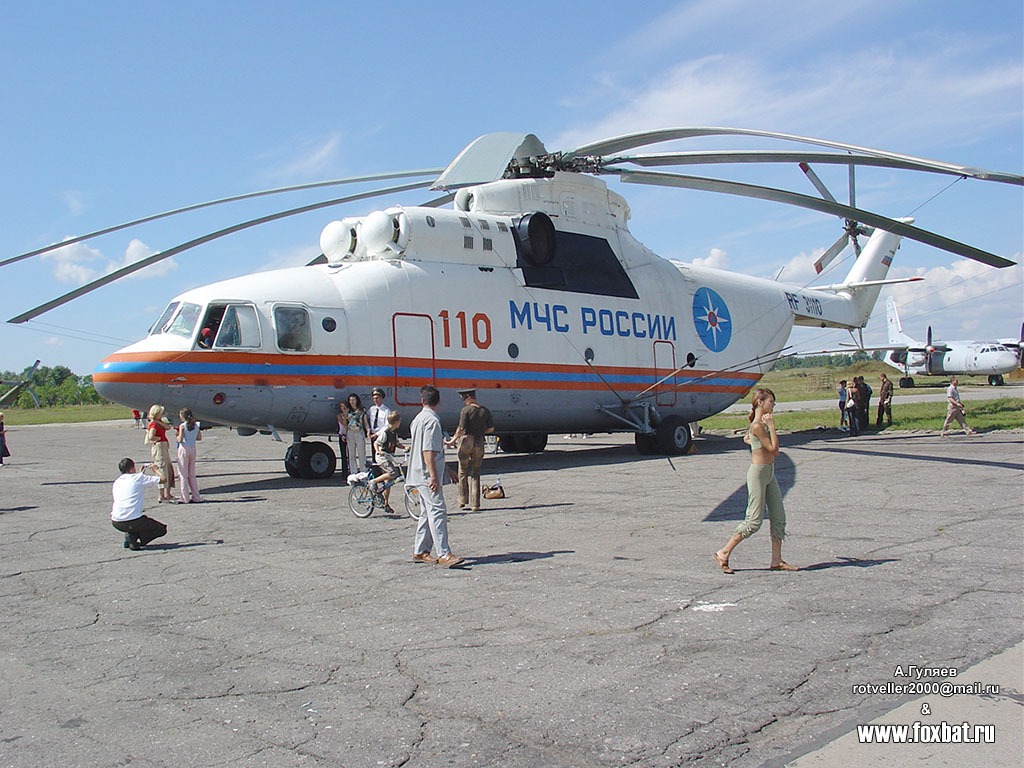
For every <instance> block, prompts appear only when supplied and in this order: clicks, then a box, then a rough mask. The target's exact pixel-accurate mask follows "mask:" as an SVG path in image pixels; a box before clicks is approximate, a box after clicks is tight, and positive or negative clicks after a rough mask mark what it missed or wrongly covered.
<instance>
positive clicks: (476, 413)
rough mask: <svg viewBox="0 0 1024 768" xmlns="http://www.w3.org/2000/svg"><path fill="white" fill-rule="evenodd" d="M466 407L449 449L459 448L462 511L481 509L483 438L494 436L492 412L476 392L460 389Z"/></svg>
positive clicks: (460, 414) (460, 503)
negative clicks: (479, 401)
mask: <svg viewBox="0 0 1024 768" xmlns="http://www.w3.org/2000/svg"><path fill="white" fill-rule="evenodd" d="M459 395H460V396H461V397H462V402H463V403H465V405H464V406H463V408H462V411H461V413H459V427H458V429H456V430H455V434H454V435H452V438H451V440H449V441H447V445H448V447H449V448H450V447H452V446H454V445H458V447H459V507H461V508H462V509H465V508H466V507H470V509H472V510H473V511H474V512H475V511H477V510H479V509H480V465H481V464H482V463H483V460H484V435H489V434H492V433H493V432H494V424H493V423H492V422H491V412H490V411H489V410H487V409H486V408H485V407H484V406H482V405H480V404H479V403H478V402H477V401H476V390H475V389H461V390H459Z"/></svg>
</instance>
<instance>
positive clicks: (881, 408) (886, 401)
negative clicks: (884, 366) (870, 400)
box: [875, 373, 892, 427]
mask: <svg viewBox="0 0 1024 768" xmlns="http://www.w3.org/2000/svg"><path fill="white" fill-rule="evenodd" d="M883 413H884V414H885V417H886V425H887V426H890V427H891V426H892V382H891V381H889V377H888V376H886V375H885V374H884V373H883V374H882V384H881V386H880V387H879V388H878V418H877V419H876V420H875V426H877V427H880V426H882V414H883Z"/></svg>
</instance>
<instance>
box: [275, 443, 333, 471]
mask: <svg viewBox="0 0 1024 768" xmlns="http://www.w3.org/2000/svg"><path fill="white" fill-rule="evenodd" d="M337 463H338V457H337V455H336V454H335V453H334V450H333V449H332V448H331V446H329V445H328V444H327V443H321V442H315V443H302V442H299V443H292V444H291V445H290V446H288V451H287V452H286V453H285V455H284V469H285V472H287V473H288V475H289V477H295V478H302V479H303V480H326V479H327V478H328V477H330V476H331V475H333V474H334V468H335V467H336V466H337Z"/></svg>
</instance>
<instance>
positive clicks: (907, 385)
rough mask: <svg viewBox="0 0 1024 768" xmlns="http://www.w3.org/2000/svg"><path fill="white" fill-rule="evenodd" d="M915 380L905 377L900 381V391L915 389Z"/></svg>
mask: <svg viewBox="0 0 1024 768" xmlns="http://www.w3.org/2000/svg"><path fill="white" fill-rule="evenodd" d="M913 387H914V380H913V379H912V378H910V377H909V376H904V377H903V378H901V379H900V389H913Z"/></svg>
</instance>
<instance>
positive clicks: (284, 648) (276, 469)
mask: <svg viewBox="0 0 1024 768" xmlns="http://www.w3.org/2000/svg"><path fill="white" fill-rule="evenodd" d="M8 441H9V444H10V447H11V450H12V452H13V454H14V455H13V456H12V457H11V459H10V464H8V465H7V466H5V467H3V468H2V469H0V600H2V605H3V611H2V612H0V662H2V670H3V673H2V688H0V690H2V694H3V695H2V696H0V766H18V767H19V768H20V767H21V766H26V767H27V766H31V767H32V768H37V767H38V766H88V767H89V768H102V767H105V766H122V765H129V764H130V765H132V766H134V767H137V768H150V767H155V766H275V768H290V767H291V766H296V767H298V766H301V767H303V768H306V767H308V766H355V767H359V766H408V767H409V768H413V767H418V766H438V765H443V766H499V765H500V766H502V767H503V768H519V767H520V766H522V767H524V768H525V767H531V768H532V767H534V766H537V767H541V766H544V767H547V766H559V767H560V766H566V767H568V766H581V767H583V766H638V767H640V766H651V767H654V766H712V765H714V766H719V765H730V766H741V767H742V766H761V765H764V764H766V763H769V762H771V763H772V764H775V765H778V764H783V763H784V762H785V760H786V759H787V758H786V756H787V755H791V754H796V753H797V752H799V751H800V749H801V747H802V746H804V745H809V744H813V743H815V741H816V740H818V739H820V738H821V736H822V734H825V733H829V732H832V731H834V730H835V729H836V728H837V727H838V726H840V725H841V724H843V723H850V722H856V721H857V718H858V717H859V716H860V715H861V714H862V713H864V714H865V716H866V715H867V713H869V712H870V713H871V716H872V717H873V716H877V715H878V713H879V710H880V708H881V710H883V711H884V709H885V708H886V707H887V706H889V704H890V702H889V701H887V700H886V699H884V698H879V697H878V696H869V695H856V694H854V693H853V690H852V686H853V685H855V684H861V683H875V684H881V683H885V682H887V681H890V680H896V679H897V678H894V676H893V673H894V670H895V668H896V667H897V665H910V664H915V665H919V666H926V667H953V668H958V669H966V668H967V667H968V666H971V665H973V664H976V663H978V662H980V661H983V660H986V659H989V658H990V657H993V656H995V655H996V654H999V653H1000V652H1002V651H1004V650H1005V649H1007V648H1010V647H1011V646H1014V645H1015V644H1017V643H1019V642H1020V641H1021V640H1022V638H1024V600H1022V595H1024V538H1022V535H1021V523H1022V516H1024V510H1022V504H1021V501H1022V498H1024V432H1021V431H1014V432H999V433H989V434H984V435H981V436H979V437H975V438H966V437H961V436H959V435H958V436H955V437H952V438H948V439H940V438H939V437H938V435H937V434H934V433H906V434H896V435H890V434H884V435H869V436H865V437H861V438H845V437H842V438H841V437H833V436H829V435H828V434H825V435H822V434H819V433H803V434H794V435H784V436H783V437H782V445H783V455H782V456H781V457H780V459H779V465H778V471H779V477H780V481H781V484H782V486H783V490H784V493H785V499H786V509H787V514H788V519H789V524H788V531H789V538H788V539H787V541H786V544H785V548H784V553H785V557H786V559H787V560H788V561H789V562H790V563H793V564H796V565H799V566H802V567H803V568H804V569H803V570H802V571H800V572H798V573H779V572H771V571H769V570H768V569H767V566H768V561H769V538H768V531H767V527H765V528H763V529H762V530H761V531H760V532H759V533H758V534H756V535H755V536H754V537H753V538H751V539H750V540H749V541H747V542H744V543H743V544H741V545H740V547H739V548H737V550H736V552H735V553H734V554H733V558H732V564H733V566H734V567H735V568H736V573H735V574H734V575H732V576H728V575H725V574H723V573H721V572H720V571H719V570H718V568H717V567H716V565H715V563H714V561H713V559H712V552H713V551H714V550H715V549H717V548H718V547H720V546H722V544H724V543H725V541H726V539H727V538H728V537H729V535H730V533H731V531H732V529H733V528H734V527H735V525H736V522H737V521H738V520H739V519H741V518H742V516H743V509H744V506H745V501H746V491H745V487H744V486H743V482H744V476H745V472H746V468H747V464H748V462H749V450H747V449H746V447H745V446H744V445H743V444H742V442H741V441H740V439H739V438H738V437H731V436H728V437H723V436H707V437H705V438H703V439H701V440H699V441H698V442H697V452H696V453H695V454H693V455H690V456H686V457H678V458H671V459H668V458H664V457H640V456H638V455H637V454H636V453H635V451H634V449H633V447H632V438H631V436H623V435H617V436H612V435H595V436H591V437H588V438H583V437H575V438H573V439H566V438H564V437H562V436H552V439H551V441H550V443H549V448H548V450H547V451H545V452H544V453H543V454H537V455H529V456H508V455H498V456H495V455H488V457H487V458H486V459H485V462H484V476H485V479H488V480H493V479H494V478H495V477H497V476H500V477H501V479H502V482H503V484H504V486H505V488H506V490H507V492H508V498H506V499H503V500H496V501H485V502H484V509H483V510H482V511H480V512H479V513H455V514H453V515H452V517H451V520H450V529H451V539H452V546H453V549H454V551H455V552H456V554H459V555H462V556H464V557H466V558H467V563H466V565H467V567H465V568H463V569H453V570H445V569H441V568H438V567H435V566H430V565H425V564H413V563H412V562H411V561H410V556H411V553H412V549H411V548H412V537H413V525H414V523H413V521H412V520H410V519H409V518H406V517H399V516H394V517H390V516H386V515H384V516H382V515H381V514H380V513H379V512H375V513H374V514H373V516H372V517H370V518H367V519H357V518H356V517H354V516H353V515H352V514H351V513H350V512H349V511H348V509H347V507H346V489H343V488H342V487H341V486H340V478H335V479H332V480H330V481H325V482H320V483H315V482H309V481H297V480H292V479H290V478H288V477H287V476H286V475H284V472H283V465H282V457H283V454H284V448H285V446H284V445H283V444H280V443H274V442H272V441H270V440H269V439H267V438H260V437H252V438H239V437H237V436H235V435H233V434H231V433H229V432H227V431H226V430H211V431H208V432H207V433H205V436H204V439H203V442H202V443H201V444H200V446H199V455H200V460H199V463H198V474H199V482H200V485H201V488H202V492H203V495H204V496H205V498H206V500H207V501H206V503H203V504H193V505H157V504H156V494H155V491H154V492H153V493H152V495H151V497H150V501H151V503H149V504H148V505H147V512H148V513H149V514H150V515H151V516H153V517H156V518H157V519H159V520H161V521H163V522H165V523H166V524H167V525H168V526H169V528H170V532H169V534H168V536H167V537H166V538H165V539H162V540H158V542H155V543H154V545H152V546H151V547H150V548H147V550H146V551H143V552H130V551H127V550H125V549H123V548H122V546H121V535H120V534H118V533H117V532H116V531H115V530H114V529H113V528H112V527H111V526H110V523H109V506H110V502H109V499H110V483H111V482H112V481H113V479H114V477H115V476H116V473H117V470H116V463H117V461H118V459H120V458H121V457H122V456H124V455H130V456H134V457H135V458H136V459H137V460H140V461H141V460H145V459H146V458H147V453H148V451H147V449H146V448H145V447H144V446H143V445H142V433H141V431H138V430H134V429H132V428H131V427H130V426H129V425H128V424H127V423H125V424H121V423H106V424H89V425H67V426H39V427H10V428H8ZM451 491H452V489H449V490H448V493H447V495H448V496H449V503H450V502H451V500H452V492H451ZM398 506H399V505H396V507H398ZM990 682H993V683H1000V682H1001V681H999V680H992V681H990ZM1002 682H1003V685H1004V687H1005V686H1006V684H1007V683H1006V682H1005V681H1002ZM1018 695H1019V692H1018ZM901 702H902V700H901V699H897V698H893V699H892V701H891V705H892V706H893V707H895V706H896V705H897V704H899V703H901ZM864 722H866V720H864ZM851 727H852V726H851ZM961 746H963V747H964V749H965V750H967V751H965V752H964V755H965V756H966V757H965V760H967V759H971V757H970V756H971V755H972V754H975V753H972V752H971V751H970V750H971V745H961ZM879 749H884V747H879ZM890 749H893V750H894V752H893V756H894V759H893V763H892V764H893V765H898V764H899V759H898V753H897V751H895V750H896V748H895V747H890ZM805 751H806V750H805ZM1011 757H1016V758H1018V760H1017V762H1015V763H1013V764H1019V757H1020V756H1019V755H1018V756H1011ZM988 764H998V761H996V762H989V763H988Z"/></svg>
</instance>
